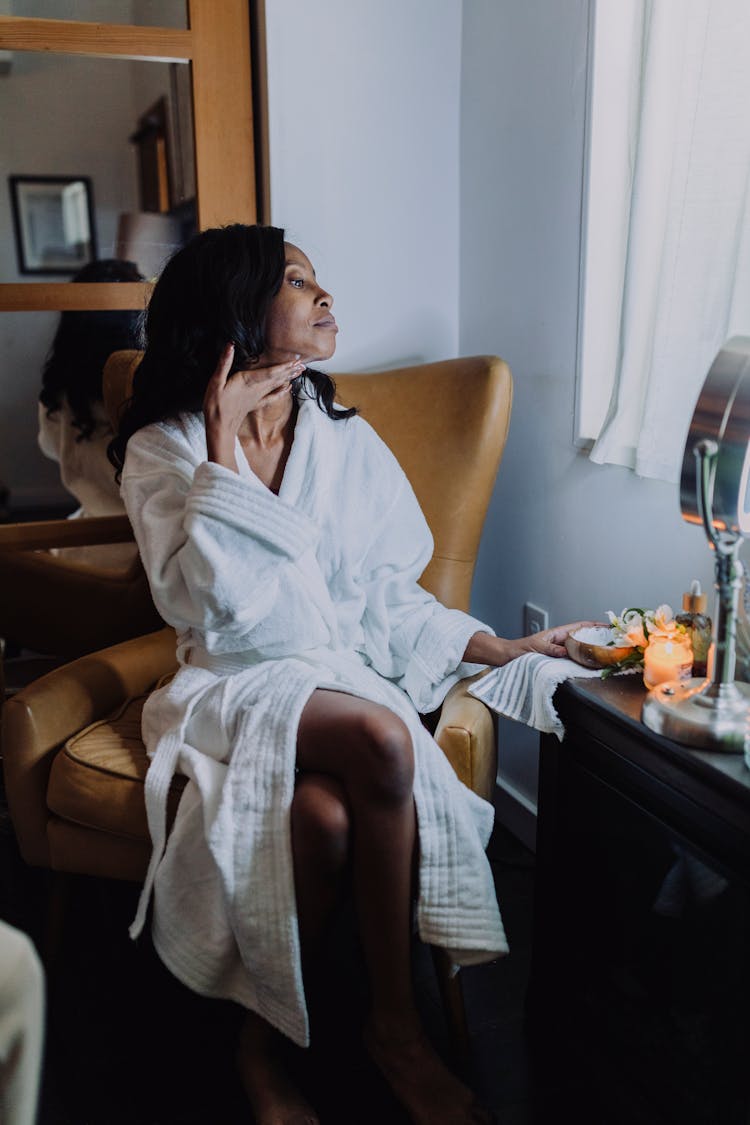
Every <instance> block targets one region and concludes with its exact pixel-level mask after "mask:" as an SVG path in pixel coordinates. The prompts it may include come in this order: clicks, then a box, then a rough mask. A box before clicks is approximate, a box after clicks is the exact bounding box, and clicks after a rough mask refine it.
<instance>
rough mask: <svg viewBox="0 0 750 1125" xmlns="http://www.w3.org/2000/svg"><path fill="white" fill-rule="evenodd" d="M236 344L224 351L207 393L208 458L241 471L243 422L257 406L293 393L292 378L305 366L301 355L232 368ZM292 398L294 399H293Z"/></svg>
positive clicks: (204, 405)
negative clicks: (237, 451) (238, 452)
mask: <svg viewBox="0 0 750 1125" xmlns="http://www.w3.org/2000/svg"><path fill="white" fill-rule="evenodd" d="M233 360H234V344H227V345H226V347H225V348H224V350H223V351H222V353H221V355H220V357H219V362H218V364H217V365H216V370H215V371H214V373H213V375H212V376H211V378H210V379H209V381H208V386H207V387H206V393H205V394H204V396H203V417H204V419H205V423H206V446H207V453H208V460H209V461H215V462H216V463H217V464H219V465H224V466H225V467H226V468H227V469H232V470H233V472H235V473H236V472H237V471H238V470H237V461H236V459H235V455H234V443H235V439H236V437H237V434H238V433H239V429H240V426H241V425H242V423H243V422H244V420H245V418H247V416H248V414H250V413H252V411H253V410H257V409H258V408H259V407H261V406H266V405H269V406H270V405H271V404H272V403H273V402H274V401H279V400H281V399H282V398H283V397H284V395H286V396H287V397H289V391H290V388H291V384H292V380H293V379H296V378H297V377H298V376H299V375H301V374H302V373H303V372H304V370H305V365H304V363H302V361H301V359H300V358H299V356H297V357H296V358H295V359H293V360H289V361H288V362H286V363H276V364H274V365H273V366H271V367H254V368H252V369H250V370H246V371H235V373H234V374H233V375H230V374H229V372H230V371H231V369H232V362H233ZM290 402H291V399H290Z"/></svg>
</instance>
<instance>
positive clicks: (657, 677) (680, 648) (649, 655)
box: [643, 633, 693, 688]
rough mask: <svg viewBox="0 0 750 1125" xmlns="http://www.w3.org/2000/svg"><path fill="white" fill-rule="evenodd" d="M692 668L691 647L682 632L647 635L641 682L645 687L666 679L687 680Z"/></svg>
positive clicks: (687, 638) (653, 685)
mask: <svg viewBox="0 0 750 1125" xmlns="http://www.w3.org/2000/svg"><path fill="white" fill-rule="evenodd" d="M692 669H693V649H692V645H691V644H690V638H689V637H687V636H685V635H684V634H679V633H677V634H673V635H672V636H671V637H649V641H648V646H647V647H646V649H645V651H644V653H643V682H644V684H645V685H646V687H647V688H652V687H655V686H656V685H657V684H661V683H664V682H665V681H666V680H689V679H690V676H691V674H692Z"/></svg>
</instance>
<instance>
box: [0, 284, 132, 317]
mask: <svg viewBox="0 0 750 1125" xmlns="http://www.w3.org/2000/svg"><path fill="white" fill-rule="evenodd" d="M152 290H153V285H151V284H149V283H148V282H146V283H143V284H141V283H140V282H122V281H120V282H114V281H112V282H106V283H95V282H84V281H77V282H75V283H74V284H71V283H70V282H69V281H48V282H45V281H42V282H30V283H27V282H9V283H6V284H3V285H0V312H51V311H56V312H58V311H59V312H70V311H74V312H78V311H80V310H85V309H139V310H140V309H145V307H146V305H147V304H148V301H149V298H150V296H151V292H152Z"/></svg>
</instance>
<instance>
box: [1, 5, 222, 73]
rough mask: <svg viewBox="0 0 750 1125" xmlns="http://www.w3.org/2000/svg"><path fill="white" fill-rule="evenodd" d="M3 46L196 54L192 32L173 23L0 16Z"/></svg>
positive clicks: (168, 56)
mask: <svg viewBox="0 0 750 1125" xmlns="http://www.w3.org/2000/svg"><path fill="white" fill-rule="evenodd" d="M219 10H220V9H219ZM0 49H3V50H6V51H50V52H54V53H56V54H67V55H99V56H100V57H101V58H123V59H138V60H147V61H149V62H178V61H179V60H181V59H183V60H184V59H191V58H192V57H193V34H192V31H186V30H180V29H179V28H171V27H131V26H127V25H125V24H111V23H84V22H83V21H80V22H79V21H75V20H45V19H26V18H25V17H23V16H0Z"/></svg>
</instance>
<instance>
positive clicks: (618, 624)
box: [607, 609, 646, 648]
mask: <svg viewBox="0 0 750 1125" xmlns="http://www.w3.org/2000/svg"><path fill="white" fill-rule="evenodd" d="M607 617H608V618H609V622H610V625H611V627H612V640H613V642H614V644H615V645H617V646H618V647H619V648H645V646H646V633H645V631H644V628H643V616H642V614H641V611H640V610H639V609H623V611H622V613H621V614H620V616H619V617H617V616H616V615H615V614H614V613H612V611H611V610H607Z"/></svg>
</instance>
